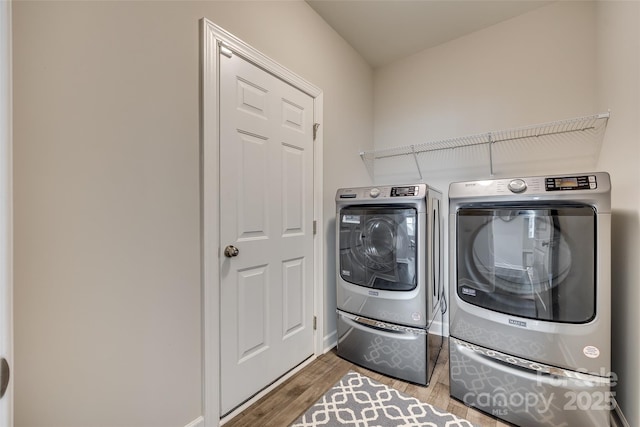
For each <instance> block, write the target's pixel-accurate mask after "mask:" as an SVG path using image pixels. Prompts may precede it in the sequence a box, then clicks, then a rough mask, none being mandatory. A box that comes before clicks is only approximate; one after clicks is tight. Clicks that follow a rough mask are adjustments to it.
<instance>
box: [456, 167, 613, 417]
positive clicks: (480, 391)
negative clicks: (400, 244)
mask: <svg viewBox="0 0 640 427" xmlns="http://www.w3.org/2000/svg"><path fill="white" fill-rule="evenodd" d="M610 190H611V186H610V180H609V175H608V174H607V173H603V172H601V173H584V174H569V175H560V176H546V177H545V176H539V177H517V178H510V179H493V180H486V181H470V182H459V183H453V184H451V186H450V189H449V215H450V216H449V226H450V239H451V240H450V273H449V277H450V284H451V286H450V292H451V294H450V310H451V311H450V329H449V331H450V343H449V344H450V361H449V363H450V392H451V396H453V397H455V398H457V399H459V400H461V401H462V402H464V403H465V404H467V405H469V406H474V407H476V408H478V409H481V410H483V411H485V412H487V413H489V414H491V415H494V416H496V417H498V418H502V419H504V420H506V421H509V422H511V423H514V424H516V425H519V426H521V427H540V426H549V427H551V426H574V425H575V426H578V425H579V426H583V427H587V426H591V427H603V426H608V425H609V411H610V409H612V407H613V394H612V392H611V386H612V385H613V382H612V375H611V370H610V369H611V346H610V340H611V338H610V328H611V283H610V247H611V244H610V240H611V206H610Z"/></svg>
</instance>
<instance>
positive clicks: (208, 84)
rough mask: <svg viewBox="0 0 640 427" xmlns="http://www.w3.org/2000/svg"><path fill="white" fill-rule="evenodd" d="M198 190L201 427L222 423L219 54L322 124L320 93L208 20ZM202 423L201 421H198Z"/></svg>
mask: <svg viewBox="0 0 640 427" xmlns="http://www.w3.org/2000/svg"><path fill="white" fill-rule="evenodd" d="M200 34H201V40H200V43H201V44H200V49H201V58H200V72H201V74H200V90H201V92H200V95H201V98H200V138H201V141H200V189H201V195H200V197H201V220H200V221H201V224H200V225H201V254H202V260H201V262H202V264H201V268H202V271H201V282H202V290H201V292H202V294H201V295H202V305H201V309H202V371H203V384H202V411H203V419H202V420H201V421H203V425H204V426H206V427H214V426H215V427H217V426H218V425H219V424H220V398H219V397H220V316H219V307H220V271H219V255H220V247H219V242H220V179H219V162H220V157H219V151H220V132H219V130H220V127H219V117H220V111H219V107H220V97H219V82H220V73H219V62H218V58H219V55H221V54H225V52H229V51H231V52H233V53H234V54H237V55H240V56H242V57H243V58H245V59H247V60H249V61H250V62H252V63H254V64H256V65H257V66H259V67H260V68H262V69H264V70H266V71H268V72H269V73H271V74H273V75H275V76H276V77H278V78H280V79H281V80H284V81H285V82H287V83H289V84H291V85H292V86H294V87H296V88H298V89H300V90H301V91H303V92H305V93H307V94H308V95H310V96H311V97H312V98H313V106H314V107H313V111H314V112H313V114H314V117H313V122H314V123H322V111H323V93H322V91H321V90H320V89H319V88H318V87H316V86H314V85H313V84H311V83H309V82H307V81H306V80H304V79H303V78H301V77H299V76H298V75H296V74H294V73H292V72H291V71H289V70H288V69H286V68H285V67H283V66H282V65H280V64H278V63H277V62H275V61H273V60H272V59H270V58H268V57H267V56H265V55H264V54H262V53H261V52H259V51H257V50H256V49H254V48H253V47H252V46H250V45H248V44H247V43H245V42H244V41H242V40H240V39H239V38H237V37H235V36H234V35H232V34H231V33H229V32H227V31H226V30H224V29H222V28H220V27H219V26H217V25H216V24H214V23H213V22H211V21H209V20H208V19H206V18H202V19H201V20H200ZM322 134H323V132H322V126H320V127H318V130H317V133H316V136H315V141H314V146H313V217H314V220H315V221H316V223H317V224H318V225H319V226H318V227H317V232H316V233H315V234H314V236H313V248H314V254H313V263H314V265H313V276H314V283H313V290H314V291H313V307H314V316H315V317H316V325H318V326H317V330H315V331H314V338H313V340H314V343H313V344H314V357H317V356H319V355H320V354H322V352H323V336H324V330H323V329H324V327H323V325H324V287H323V284H324V270H323V268H322V267H323V241H322V240H323V239H322V237H323V235H324V233H323V232H322V229H323V216H322V145H323V144H322ZM199 424H202V423H199Z"/></svg>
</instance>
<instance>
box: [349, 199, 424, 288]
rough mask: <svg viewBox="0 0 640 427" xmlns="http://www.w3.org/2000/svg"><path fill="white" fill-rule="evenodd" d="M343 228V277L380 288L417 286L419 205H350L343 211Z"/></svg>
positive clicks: (360, 284) (352, 281) (366, 285)
mask: <svg viewBox="0 0 640 427" xmlns="http://www.w3.org/2000/svg"><path fill="white" fill-rule="evenodd" d="M339 227H340V233H339V248H340V249H339V260H340V263H339V264H340V265H339V269H340V276H341V277H342V279H343V280H345V281H347V282H349V283H353V284H355V285H359V286H365V287H368V288H372V289H380V290H394V291H409V290H412V289H414V288H415V287H416V285H417V282H416V267H417V265H416V262H417V257H416V232H417V230H416V228H417V211H416V209H415V208H412V207H401V208H398V207H393V208H391V207H359V206H353V207H346V208H343V209H341V210H340V224H339Z"/></svg>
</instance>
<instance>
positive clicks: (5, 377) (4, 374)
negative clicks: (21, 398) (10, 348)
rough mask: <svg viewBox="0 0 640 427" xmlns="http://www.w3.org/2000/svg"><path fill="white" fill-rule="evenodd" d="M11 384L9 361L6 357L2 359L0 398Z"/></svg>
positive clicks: (0, 363)
mask: <svg viewBox="0 0 640 427" xmlns="http://www.w3.org/2000/svg"><path fill="white" fill-rule="evenodd" d="M7 386H9V363H8V362H7V359H5V358H4V357H3V358H2V360H0V399H2V397H3V396H4V394H5V393H6V392H7Z"/></svg>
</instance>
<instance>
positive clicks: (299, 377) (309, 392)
mask: <svg viewBox="0 0 640 427" xmlns="http://www.w3.org/2000/svg"><path fill="white" fill-rule="evenodd" d="M447 344H448V343H447V340H445V345H444V347H443V349H442V351H441V352H440V356H439V357H438V361H437V363H436V366H435V369H434V372H433V374H432V377H431V381H430V384H429V386H427V387H424V386H420V385H417V384H413V383H409V382H406V381H401V380H399V379H396V378H390V377H387V376H385V375H382V374H380V373H377V372H374V371H371V370H369V369H366V368H363V367H361V366H357V365H354V364H353V363H351V362H349V361H347V360H344V359H342V358H340V357H338V355H337V354H336V352H335V350H332V351H329V352H328V353H326V354H323V355H321V356H319V357H318V358H317V359H316V360H314V361H313V362H311V363H310V364H309V365H308V366H306V367H305V368H303V369H302V370H300V372H298V373H296V374H295V375H294V376H292V377H291V378H289V379H288V380H287V381H285V382H284V383H283V384H281V385H280V386H278V387H277V388H276V389H275V390H273V391H272V392H271V393H269V394H267V395H266V396H264V397H263V398H262V399H260V400H259V401H258V402H256V403H254V404H253V405H251V406H250V407H249V408H247V409H246V410H244V411H242V412H241V413H240V414H238V415H237V416H235V417H234V418H233V419H231V420H229V421H228V422H226V423H225V427H255V426H261V427H263V426H264V427H287V426H289V425H290V424H291V423H292V422H293V421H295V420H296V419H297V418H298V417H299V416H300V415H302V414H303V413H304V412H305V411H306V410H307V409H308V408H309V407H311V406H312V405H313V404H314V403H315V402H316V401H317V400H318V399H320V398H321V397H322V395H324V393H326V391H327V390H329V389H330V388H331V387H332V386H333V385H334V384H335V383H337V382H338V381H339V380H340V378H342V377H343V376H344V375H345V374H346V373H347V372H349V370H353V371H356V372H359V373H360V374H362V375H366V376H368V377H369V378H372V379H374V380H376V381H378V382H380V383H383V384H386V385H388V386H389V387H393V388H395V389H396V390H399V391H401V392H403V393H405V394H408V395H410V396H412V397H415V398H416V399H418V400H420V401H421V402H426V403H429V404H431V405H433V406H436V407H438V408H439V409H442V410H447V411H449V412H451V413H452V414H454V415H457V416H459V417H462V418H465V419H467V420H469V421H470V422H472V423H474V424H475V425H477V426H480V427H506V426H508V424H504V423H502V422H500V421H498V420H496V419H494V418H492V417H489V416H488V415H486V414H484V413H482V412H480V411H477V410H475V409H473V408H469V407H467V406H465V405H464V404H463V403H461V402H459V401H458V400H456V399H453V398H451V397H450V396H449V350H448V345H447Z"/></svg>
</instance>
